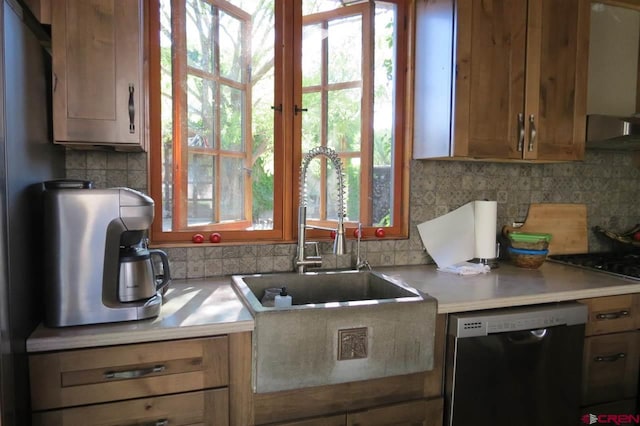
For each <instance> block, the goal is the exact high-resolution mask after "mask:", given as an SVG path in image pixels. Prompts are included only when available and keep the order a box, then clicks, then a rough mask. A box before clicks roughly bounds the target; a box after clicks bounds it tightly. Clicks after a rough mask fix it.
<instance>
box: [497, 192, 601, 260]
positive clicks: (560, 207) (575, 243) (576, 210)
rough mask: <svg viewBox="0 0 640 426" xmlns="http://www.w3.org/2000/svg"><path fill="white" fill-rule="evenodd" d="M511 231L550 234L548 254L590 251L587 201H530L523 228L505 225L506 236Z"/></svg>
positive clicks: (504, 232)
mask: <svg viewBox="0 0 640 426" xmlns="http://www.w3.org/2000/svg"><path fill="white" fill-rule="evenodd" d="M511 231H520V232H545V233H549V234H551V235H552V236H553V237H552V238H551V242H550V243H549V254H572V253H587V252H588V251H589V243H588V233H587V206H586V205H585V204H531V205H530V206H529V212H528V214H527V219H526V220H525V222H524V225H522V226H521V227H520V228H514V227H513V226H505V227H503V228H502V233H503V235H505V236H506V235H507V234H508V233H509V232H511Z"/></svg>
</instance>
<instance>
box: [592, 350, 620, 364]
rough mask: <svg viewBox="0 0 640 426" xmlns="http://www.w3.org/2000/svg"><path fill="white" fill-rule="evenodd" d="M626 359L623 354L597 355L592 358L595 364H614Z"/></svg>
mask: <svg viewBox="0 0 640 426" xmlns="http://www.w3.org/2000/svg"><path fill="white" fill-rule="evenodd" d="M626 357H627V354H625V353H624V352H619V353H617V354H614V355H598V356H596V357H594V358H593V360H594V361H595V362H615V361H617V360H619V359H624V358H626Z"/></svg>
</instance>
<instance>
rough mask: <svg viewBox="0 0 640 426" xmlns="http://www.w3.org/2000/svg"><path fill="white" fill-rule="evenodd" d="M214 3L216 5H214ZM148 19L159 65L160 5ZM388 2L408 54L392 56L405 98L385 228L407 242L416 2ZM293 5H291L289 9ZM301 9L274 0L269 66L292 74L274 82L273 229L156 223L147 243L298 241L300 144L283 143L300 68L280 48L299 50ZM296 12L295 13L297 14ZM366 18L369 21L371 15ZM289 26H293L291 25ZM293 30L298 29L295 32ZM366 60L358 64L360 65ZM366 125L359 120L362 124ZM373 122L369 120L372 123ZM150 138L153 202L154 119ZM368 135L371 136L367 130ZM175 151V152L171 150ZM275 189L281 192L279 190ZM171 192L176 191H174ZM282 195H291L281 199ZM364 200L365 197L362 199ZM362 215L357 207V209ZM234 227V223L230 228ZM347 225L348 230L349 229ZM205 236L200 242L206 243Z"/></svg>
mask: <svg viewBox="0 0 640 426" xmlns="http://www.w3.org/2000/svg"><path fill="white" fill-rule="evenodd" d="M213 1H215V0H213ZM148 2H149V8H148V12H149V14H148V16H149V23H148V25H149V42H148V45H149V54H148V58H149V63H150V64H156V63H159V61H160V48H159V33H160V11H159V0H148ZM392 2H393V3H394V4H395V5H396V7H397V16H398V26H399V31H398V34H397V39H396V43H397V46H396V50H397V51H399V52H409V53H407V54H406V55H397V56H396V58H395V59H396V70H397V71H396V73H397V75H396V96H398V97H404V98H405V101H404V103H403V102H396V105H395V120H394V127H393V129H394V130H393V132H394V155H393V167H394V170H395V173H394V178H393V200H392V207H391V210H392V212H393V213H392V214H393V217H394V219H393V222H394V224H393V226H389V227H385V228H384V229H385V232H386V238H391V239H395V238H406V237H407V236H408V229H409V223H408V222H409V165H410V161H411V153H410V149H409V147H410V145H411V144H410V140H411V137H412V134H411V128H412V124H411V123H410V122H407V120H406V119H405V117H410V116H411V112H412V105H413V94H412V93H410V92H411V88H412V81H411V80H410V78H409V71H410V69H411V64H412V58H413V56H412V53H411V50H412V48H413V45H412V44H411V43H410V42H411V38H410V37H409V34H410V33H411V32H412V31H413V25H412V23H413V8H414V5H415V0H406V1H405V0H397V1H394V0H392ZM291 3H293V5H291ZM300 8H301V5H300V2H299V1H293V2H292V1H291V0H276V1H275V10H276V16H277V18H276V20H275V26H276V31H275V34H276V38H275V45H276V46H278V48H277V49H275V52H274V56H275V59H274V62H275V64H276V69H282V70H290V71H291V72H287V71H285V72H281V73H280V75H276V78H275V82H274V86H275V87H274V90H275V96H274V104H275V105H282V111H279V112H276V115H277V116H279V117H278V119H276V120H275V123H274V153H275V154H276V155H275V160H274V170H275V173H274V188H275V190H274V194H273V195H274V222H273V229H271V230H260V231H234V230H229V229H228V228H229V226H233V225H229V224H221V225H218V226H211V225H208V226H206V227H192V228H190V229H189V231H172V232H164V231H163V230H162V220H158V219H156V220H155V221H154V223H153V225H152V228H151V239H152V241H153V243H154V244H158V245H162V244H170V245H173V246H176V245H180V244H187V245H189V246H190V245H191V243H190V241H191V237H192V236H193V234H194V233H197V232H203V231H206V232H214V231H217V230H223V231H224V235H223V242H225V243H228V242H230V243H234V242H236V243H239V244H246V243H250V242H255V243H260V242H265V243H277V242H285V243H292V242H295V241H296V238H297V226H296V224H297V223H296V222H297V206H298V203H299V193H298V191H297V188H298V182H299V177H300V170H299V169H300V168H299V164H300V162H301V159H302V153H301V145H298V146H293V144H291V143H288V144H287V143H284V142H283V141H291V140H293V137H294V136H296V135H297V136H298V138H299V136H300V132H301V126H300V123H295V120H294V114H293V105H294V104H295V101H296V100H297V101H298V103H297V104H298V105H300V103H301V96H302V92H301V91H297V93H294V89H293V86H292V85H290V84H289V79H290V76H291V74H292V73H293V75H294V76H295V77H294V79H295V80H298V81H296V84H297V85H298V86H301V81H299V80H300V79H301V64H300V62H296V61H295V60H294V58H293V55H285V54H284V53H283V52H284V47H285V46H293V49H294V50H295V51H300V49H301V30H302V25H301V22H300V21H301V20H302V19H303V18H302V16H301V13H300V10H299V9H300ZM296 12H297V14H296ZM371 19H374V17H373V14H372V17H371ZM292 23H293V24H292ZM295 28H297V29H298V30H295ZM364 62H365V61H364V60H363V63H364ZM160 77H161V73H160V67H159V66H154V65H151V66H149V88H150V90H149V98H148V99H149V111H150V117H152V118H153V117H159V111H160V108H161V93H160V90H159V88H160ZM364 121H365V120H363V122H364ZM371 121H372V120H369V122H371ZM148 122H149V129H148V131H149V138H150V141H151V149H150V153H149V170H150V174H151V179H150V185H149V187H150V193H151V195H152V197H153V198H154V199H155V200H162V182H161V176H162V167H163V165H162V159H161V144H162V132H161V127H160V123H159V120H153V119H151V120H149V121H148ZM179 125H180V122H179V121H178V120H175V119H174V126H179ZM367 131H372V127H371V130H370V129H367ZM176 146H178V145H176ZM175 149H176V148H175V146H174V150H175ZM279 188H280V189H279ZM174 191H175V188H174ZM285 194H290V196H289V195H287V196H285ZM174 199H176V198H175V194H174ZM362 199H368V197H361V203H362ZM361 211H362V207H361ZM155 216H156V218H162V217H163V214H162V203H161V202H156V204H155ZM234 225H235V224H234ZM350 225H353V227H351V226H350ZM356 226H357V224H356V223H354V222H348V223H347V227H348V229H347V236H348V237H350V236H351V235H352V232H353V230H355V229H356ZM376 228H377V227H375V226H370V227H364V236H363V239H365V240H366V239H376V237H374V236H373V234H374V230H375V229H376ZM327 234H328V233H327V232H326V231H325V232H323V231H316V230H310V231H309V232H308V236H309V237H310V238H317V239H319V240H328V239H329V238H328V235H327ZM206 236H207V235H206V234H205V238H206Z"/></svg>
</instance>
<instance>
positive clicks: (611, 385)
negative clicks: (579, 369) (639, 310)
mask: <svg viewBox="0 0 640 426" xmlns="http://www.w3.org/2000/svg"><path fill="white" fill-rule="evenodd" d="M639 343H640V332H638V331H628V332H625V333H615V334H608V335H604V336H592V337H587V338H586V339H585V343H584V358H583V359H584V362H583V375H582V405H591V404H599V403H605V402H610V401H615V400H620V399H630V398H635V396H636V393H637V389H638V363H639V362H640V356H639V347H640V345H639Z"/></svg>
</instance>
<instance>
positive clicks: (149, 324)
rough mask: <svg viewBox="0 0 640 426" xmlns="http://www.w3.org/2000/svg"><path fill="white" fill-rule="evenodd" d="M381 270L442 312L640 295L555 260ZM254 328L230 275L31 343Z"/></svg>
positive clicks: (622, 283) (636, 287)
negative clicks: (126, 317) (463, 272)
mask: <svg viewBox="0 0 640 426" xmlns="http://www.w3.org/2000/svg"><path fill="white" fill-rule="evenodd" d="M375 270H377V271H379V272H382V273H384V274H387V275H390V276H393V277H395V278H398V279H400V280H402V281H404V282H405V283H407V284H408V285H410V286H412V287H414V288H416V289H418V290H420V291H423V292H425V293H428V294H429V295H431V296H433V297H435V298H436V299H437V300H438V313H441V314H445V313H453V312H465V311H475V310H481V309H493V308H503V307H509V306H522V305H533V304H540V303H551V302H561V301H569V300H577V299H583V298H590V297H602V296H613V295H620V294H628V293H640V281H634V280H630V279H624V278H618V277H614V276H610V275H607V274H603V273H598V272H591V271H587V270H584V269H580V268H576V267H572V266H566V265H561V264H557V263H552V262H545V263H544V264H543V265H542V266H541V267H540V269H535V270H528V269H522V268H517V267H515V266H512V265H510V264H508V263H501V264H500V267H499V268H497V269H494V270H492V271H491V272H489V273H487V274H481V275H471V276H460V275H455V274H451V273H448V272H440V271H437V270H436V267H435V265H417V266H401V267H383V268H375ZM253 328H254V321H253V317H252V315H251V313H250V312H249V310H248V309H247V308H246V307H245V306H244V305H243V304H242V302H241V301H240V299H239V298H238V296H237V295H236V294H235V292H234V291H233V289H232V287H231V284H230V277H217V278H209V279H200V280H181V281H175V282H174V283H172V285H171V287H170V289H169V291H168V292H167V294H166V296H165V302H164V304H163V306H162V310H161V313H160V315H159V316H158V317H157V318H154V319H149V320H142V321H133V322H122V323H113V324H101V325H86V326H77V327H63V328H46V327H44V326H42V325H39V326H38V328H36V330H35V331H34V332H33V333H32V335H31V336H30V337H29V339H28V340H27V351H28V352H42V351H53V350H64V349H77V348H87V347H95V346H109V345H121V344H129V343H141V342H152V341H161V340H172V339H184V338H193V337H204V336H213V335H217V334H227V333H234V332H243V331H253Z"/></svg>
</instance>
